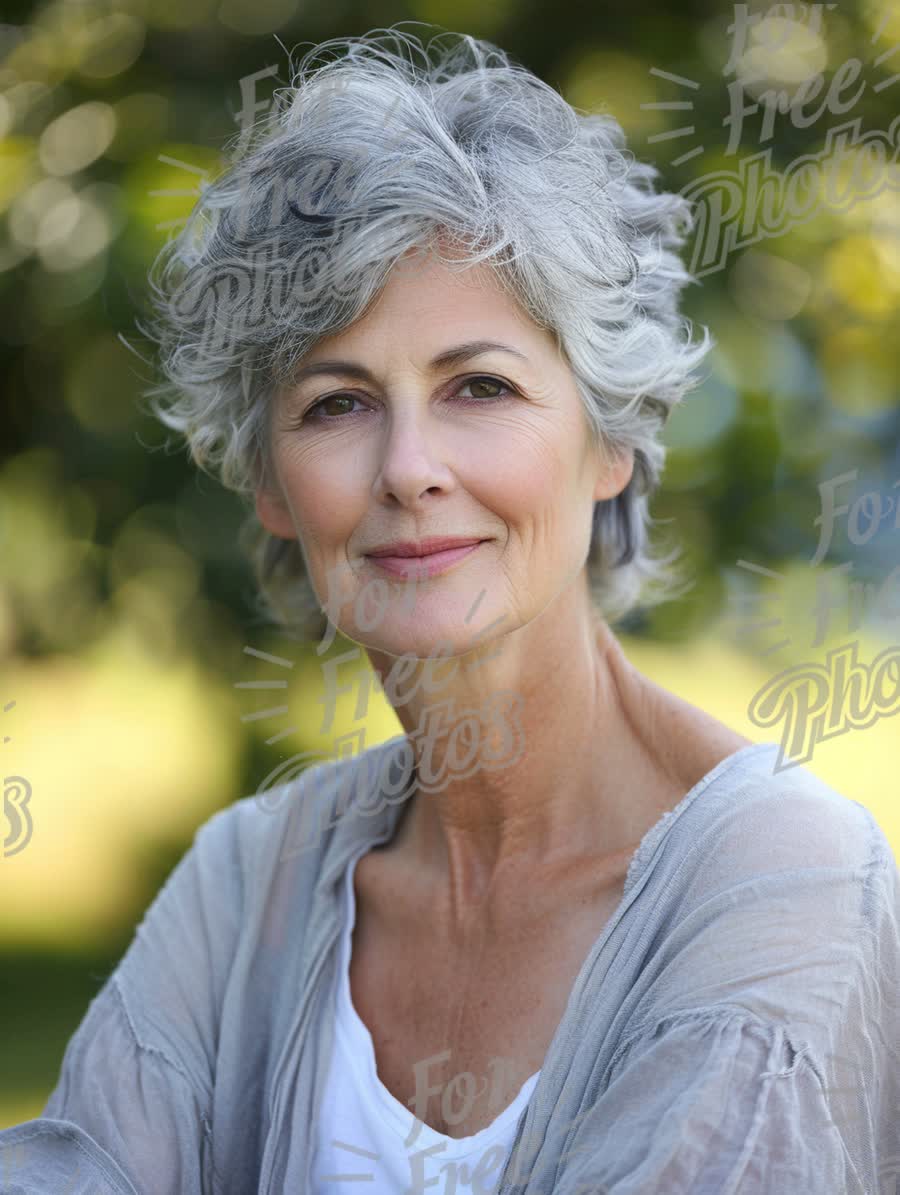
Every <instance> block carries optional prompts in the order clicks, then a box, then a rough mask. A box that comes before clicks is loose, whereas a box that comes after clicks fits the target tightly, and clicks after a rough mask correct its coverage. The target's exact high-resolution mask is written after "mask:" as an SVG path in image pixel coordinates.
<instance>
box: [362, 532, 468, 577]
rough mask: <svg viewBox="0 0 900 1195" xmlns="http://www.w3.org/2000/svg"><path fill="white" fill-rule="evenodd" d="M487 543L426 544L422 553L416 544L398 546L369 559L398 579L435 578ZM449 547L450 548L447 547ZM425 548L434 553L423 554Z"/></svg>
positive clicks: (427, 542) (377, 550)
mask: <svg viewBox="0 0 900 1195" xmlns="http://www.w3.org/2000/svg"><path fill="white" fill-rule="evenodd" d="M486 542H487V541H486V540H483V539H473V540H460V541H458V542H457V543H454V541H452V540H444V541H429V540H425V541H424V542H423V543H422V544H421V545H419V550H417V549H416V545H414V544H395V545H390V546H388V547H386V548H378V549H376V550H375V552H373V553H367V554H366V559H367V560H369V561H371V562H372V564H374V565H377V567H378V568H381V569H384V570H385V572H388V573H392V574H393V575H394V576H395V577H434V576H437V575H438V574H439V573H443V572H446V571H447V569H449V568H450V567H451V566H452V565H454V564H456V563H457V561H459V560H463V559H465V557H466V556H469V555H471V554H472V552H474V551H475V549H476V548H478V547H480V546H481V545H482V544H483V543H486ZM447 544H449V545H450V546H444V545H447ZM432 545H434V546H435V547H436V549H437V550H434V549H433V547H432ZM422 548H427V549H432V550H428V551H422V550H421V549H422Z"/></svg>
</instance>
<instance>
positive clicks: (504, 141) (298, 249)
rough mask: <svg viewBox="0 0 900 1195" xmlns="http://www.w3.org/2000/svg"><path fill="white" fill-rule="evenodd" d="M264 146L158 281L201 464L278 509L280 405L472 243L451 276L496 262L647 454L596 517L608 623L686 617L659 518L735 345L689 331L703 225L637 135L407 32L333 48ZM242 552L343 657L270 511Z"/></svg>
mask: <svg viewBox="0 0 900 1195" xmlns="http://www.w3.org/2000/svg"><path fill="white" fill-rule="evenodd" d="M380 34H384V35H387V36H385V37H380V36H378V35H380ZM390 37H393V38H394V48H392V47H391V44H390ZM447 38H451V39H454V40H453V42H452V43H451V44H449V45H448V44H447ZM403 48H406V49H408V50H409V51H410V55H409V57H407V56H405V55H404V54H403V53H401V52H400V51H401V49H403ZM331 49H334V50H337V51H344V53H343V54H341V53H338V54H336V55H335V56H333V57H330V58H329V56H328V53H327V52H328V51H329V50H331ZM417 59H418V61H417ZM318 60H321V61H318ZM242 142H243V144H242V146H241V148H240V150H239V151H238V152H237V153H236V154H235V156H234V157H233V159H232V160H231V164H230V165H229V167H228V168H227V169H226V170H225V171H224V172H223V173H222V174H221V175H220V176H219V177H218V178H217V179H216V180H214V182H212V183H211V184H209V185H207V186H206V187H205V188H204V189H203V190H202V192H201V195H200V198H199V200H198V202H197V204H196V206H195V207H194V209H193V211H192V212H191V215H190V217H189V218H188V220H187V223H186V225H185V227H184V228H183V229H182V231H181V232H180V233H179V235H178V236H176V237H175V238H173V239H172V240H170V241H168V242H167V243H166V245H164V246H163V248H162V250H161V251H160V253H159V255H158V257H157V258H156V260H155V262H154V263H153V266H152V268H151V271H150V307H151V315H150V316H149V318H148V323H147V325H146V326H142V331H144V332H146V333H147V334H148V335H149V336H150V337H151V338H152V339H153V341H154V342H155V343H156V344H158V346H159V348H160V360H161V370H162V374H163V376H164V379H165V380H164V381H162V382H160V383H159V384H157V385H154V386H152V387H151V388H149V389H147V390H145V392H144V396H145V397H146V398H148V399H149V401H150V409H151V411H152V413H153V415H154V416H156V417H157V418H158V419H160V420H161V421H162V422H163V423H164V424H165V425H166V426H168V427H169V428H172V429H174V430H176V431H177V432H179V433H180V434H181V435H183V436H184V437H185V438H186V441H187V445H188V448H189V451H190V455H191V457H192V459H193V461H194V463H195V464H196V465H198V466H199V467H200V468H201V469H203V470H204V471H206V472H208V473H210V474H212V475H214V476H217V478H218V479H219V480H220V481H221V482H222V484H223V485H225V486H226V487H227V488H229V489H232V490H234V491H236V492H237V493H239V494H241V495H244V496H248V497H249V498H250V503H251V505H252V504H253V497H254V495H255V491H256V489H257V488H258V487H260V486H265V487H267V488H274V487H275V485H276V484H277V483H275V482H274V470H273V468H272V455H271V441H270V414H271V411H272V407H273V405H274V403H273V401H272V400H273V395H274V394H275V392H276V390H277V388H278V387H279V386H281V385H282V384H284V383H286V382H287V381H289V379H290V377H291V374H292V372H293V371H294V369H295V368H296V366H297V364H298V363H299V361H300V359H301V358H302V357H303V356H304V355H305V354H306V353H307V352H308V351H309V350H310V349H311V348H312V346H313V345H314V344H315V343H316V341H317V339H319V338H321V337H324V336H327V335H329V334H331V333H334V332H337V331H339V330H340V329H343V328H346V327H347V326H348V325H349V324H351V323H353V322H354V321H355V320H356V319H358V318H359V317H360V316H362V315H363V314H364V312H365V311H366V309H367V307H368V306H369V304H370V303H371V302H373V301H374V299H375V298H376V297H377V296H378V293H379V291H380V290H381V288H382V287H383V286H384V284H385V283H386V281H387V276H388V273H389V271H390V269H391V268H392V266H393V265H394V264H395V263H396V262H397V260H398V258H399V257H400V256H401V255H403V254H405V253H406V252H408V251H410V250H413V249H418V250H421V249H423V248H427V249H429V250H430V251H431V252H436V253H438V255H439V245H440V243H441V242H447V241H449V242H450V243H452V245H453V247H454V254H453V257H452V259H450V260H446V259H443V258H441V261H442V262H443V264H444V265H446V266H447V268H451V269H452V268H458V269H459V268H466V267H467V266H471V265H476V264H478V263H480V262H487V263H488V264H489V265H490V266H491V267H492V269H493V271H494V276H495V277H496V278H497V280H498V282H499V284H500V285H501V286H502V287H504V288H506V289H507V291H508V292H509V293H511V294H512V295H513V296H514V298H515V299H516V300H517V301H518V302H519V304H520V305H521V307H522V308H523V309H524V310H525V311H526V312H528V314H529V315H530V316H531V317H532V318H533V319H534V320H535V321H536V323H537V324H538V325H539V326H541V327H543V328H546V329H548V330H549V331H550V332H551V333H552V334H553V335H554V337H555V339H556V343H557V345H558V347H559V349H560V351H561V352H562V354H563V356H564V358H565V360H566V361H567V363H568V365H569V366H570V368H571V370H572V374H573V377H574V379H575V382H576V385H577V389H578V393H579V396H580V397H581V399H582V402H583V404H584V409H585V413H586V415H587V417H588V427H589V428H590V429H592V432H593V434H594V435H595V436H596V437H597V441H598V443H599V445H600V447H601V452H602V453H604V454H608V455H604V459H612V458H614V457H615V456H616V455H617V454H618V453H619V452H621V451H623V450H628V449H630V450H632V451H633V454H634V469H633V473H632V476H631V479H630V480H629V482H628V484H627V485H626V486H625V487H624V489H623V490H622V491H621V492H620V493H619V494H617V495H615V496H614V497H612V498H610V499H608V500H606V501H599V502H597V503H596V504H595V509H594V515H593V526H592V537H591V545H590V549H589V553H588V560H587V566H588V578H589V582H590V590H591V596H592V601H593V603H594V606H595V611H596V612H597V613H599V614H600V615H601V616H602V617H603V618H605V619H606V620H607V621H609V622H615V621H618V620H620V619H622V618H624V617H625V616H626V615H627V614H629V613H630V612H632V611H633V610H634V609H635V608H636V607H637V606H639V605H641V606H645V607H646V606H650V605H655V604H658V603H660V602H663V601H667V600H669V599H671V598H672V597H674V596H680V593H681V592H682V590H681V588H679V586H680V585H681V583H682V578H681V577H680V574H679V570H678V569H677V568H676V567H675V562H676V559H677V558H678V557H679V555H680V549H677V548H676V549H675V550H674V551H673V552H671V553H670V554H669V555H666V556H661V555H659V554H658V553H657V552H656V550H655V549H654V548H653V547H652V545H651V543H650V536H649V532H650V529H651V526H652V525H653V524H654V523H655V522H656V520H654V519H652V518H651V517H650V515H649V510H648V503H649V499H650V497H651V496H652V493H653V491H654V490H655V489H656V487H657V486H658V484H659V480H660V475H661V472H662V467H663V463H664V460H665V453H666V449H665V446H664V445H663V444H662V443H660V439H659V436H660V432H661V430H662V428H663V426H664V424H665V422H666V420H667V418H668V416H669V414H670V413H671V411H672V409H673V408H674V406H675V405H676V403H678V402H679V401H680V400H681V399H682V397H683V396H684V395H685V393H686V392H687V391H688V390H689V389H691V388H693V387H694V386H695V385H696V384H697V382H698V380H699V379H698V378H697V377H696V376H695V374H694V372H693V371H694V370H695V369H696V367H697V365H698V363H699V362H700V361H701V360H702V358H703V357H704V355H705V354H706V352H707V351H708V350H709V348H710V347H711V346H712V344H713V343H714V342H713V340H712V337H711V336H710V333H709V331H708V329H706V328H704V329H703V333H704V335H703V340H702V342H701V343H700V344H692V343H691V328H692V325H691V322H690V320H688V319H687V318H686V317H683V316H681V315H679V313H678V298H679V294H680V291H681V289H682V287H683V286H684V285H685V284H686V283H687V282H691V281H695V280H694V279H693V278H692V277H691V276H690V275H689V274H688V273H687V271H686V270H685V268H684V266H683V264H682V261H681V259H680V257H679V255H678V252H677V251H678V250H679V249H680V248H681V246H682V244H683V242H684V240H685V237H686V235H687V233H688V232H689V231H690V230H691V227H692V222H693V216H692V212H691V208H690V204H689V202H688V200H686V199H685V198H684V197H682V196H680V195H677V194H673V193H665V192H663V193H656V192H655V191H654V188H653V180H654V178H655V177H656V176H657V174H658V171H657V170H656V168H655V167H653V166H651V165H649V164H647V163H642V162H638V161H636V160H635V158H634V156H633V154H632V153H631V152H630V151H629V150H627V149H626V148H625V134H624V132H623V131H622V129H621V127H620V125H619V124H618V123H617V121H616V120H615V119H614V118H613V117H612V116H610V115H607V114H584V113H582V112H580V111H578V110H576V109H574V108H573V107H572V106H571V105H570V104H568V103H567V102H566V100H565V99H563V97H562V96H561V95H560V94H559V93H558V92H556V91H555V90H554V89H553V88H551V87H550V86H548V85H547V84H546V83H544V82H542V81H541V80H540V79H538V78H537V77H536V76H535V75H534V74H533V73H532V72H531V71H529V70H528V69H527V68H525V67H524V66H521V65H519V64H518V63H516V62H514V61H511V60H510V57H509V56H508V55H507V54H506V53H505V52H504V51H503V50H501V49H499V48H497V47H496V46H494V45H492V44H491V43H490V42H486V41H480V40H476V39H475V38H473V37H470V36H468V35H466V34H454V33H448V34H443V35H441V36H439V37H435V38H433V39H432V41H431V42H429V44H428V46H427V47H426V46H424V45H423V44H422V42H421V41H420V40H419V39H418V38H417V37H415V36H413V35H411V34H408V33H402V32H400V31H399V30H398V29H397V27H396V26H393V27H391V28H390V29H381V30H374V31H372V32H371V33H369V34H366V35H364V36H362V37H350V38H336V39H333V40H331V41H327V42H324V43H322V44H321V45H319V46H318V47H314V48H313V49H312V50H310V51H309V52H308V53H307V54H306V55H305V56H304V57H303V59H302V60H301V62H300V64H299V67H298V69H297V72H296V74H295V75H294V76H293V81H292V84H291V86H290V87H287V88H283V89H279V90H277V91H276V92H275V96H274V99H273V104H272V107H271V108H270V109H269V111H268V113H267V115H265V116H264V117H262V118H261V119H260V120H259V121H258V122H257V123H256V125H254V126H253V127H251V128H250V129H249V130H245V132H244V134H243V137H242ZM240 543H241V547H242V549H243V550H245V551H246V552H247V553H248V555H249V557H250V559H251V561H252V565H253V569H254V573H255V578H256V583H257V588H258V593H257V595H256V602H257V609H258V610H259V612H260V613H262V614H263V616H264V617H266V618H272V619H274V621H275V622H276V624H279V625H280V627H281V628H282V629H283V630H290V631H295V632H299V633H300V634H301V636H306V635H311V636H320V635H321V634H322V633H323V632H324V630H325V629H326V627H327V625H328V616H327V614H326V611H325V609H324V608H323V607H322V606H321V605H320V603H319V601H318V599H317V598H316V595H315V593H314V591H313V589H312V586H311V584H310V581H309V576H308V573H307V569H306V563H305V560H304V558H303V554H302V550H301V547H300V544H299V542H298V541H297V540H286V539H282V538H279V537H277V536H273V535H271V534H270V533H269V532H267V531H266V530H265V529H264V528H263V527H262V526H261V525H260V523H259V521H258V518H257V517H256V513H255V509H254V510H253V512H252V514H251V515H250V517H249V519H248V520H247V522H246V523H245V524H244V526H243V527H242V529H241V534H240ZM690 584H692V582H688V583H687V584H686V585H685V588H689V587H690Z"/></svg>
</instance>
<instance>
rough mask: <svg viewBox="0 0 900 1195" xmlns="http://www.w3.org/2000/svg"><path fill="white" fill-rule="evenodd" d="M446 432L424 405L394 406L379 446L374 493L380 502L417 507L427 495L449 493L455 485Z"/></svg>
mask: <svg viewBox="0 0 900 1195" xmlns="http://www.w3.org/2000/svg"><path fill="white" fill-rule="evenodd" d="M447 448H448V444H447V432H446V430H445V429H442V428H441V427H440V426H439V425H438V424H437V423H436V422H435V421H434V420H432V419H430V416H429V415H428V413H427V412H426V411H423V409H422V407H421V406H417V405H416V404H412V403H411V404H409V406H408V407H405V408H404V409H403V410H400V409H399V408H398V407H395V408H394V409H393V410H392V411H391V413H390V415H389V416H388V418H387V420H386V422H385V431H384V437H383V439H382V441H381V443H380V444H379V446H378V450H377V451H378V453H379V459H378V469H377V473H376V477H375V480H374V482H373V486H372V493H373V495H374V497H376V498H377V499H378V500H379V501H381V502H392V501H393V502H396V503H398V504H399V505H400V506H415V505H416V504H418V503H420V502H421V501H422V500H423V499H424V498H425V496H426V495H427V494H432V495H434V496H437V495H439V494H442V493H447V492H449V490H450V489H451V488H452V487H453V485H454V477H453V473H452V470H451V469H450V467H449V465H448V463H447V455H446V454H447Z"/></svg>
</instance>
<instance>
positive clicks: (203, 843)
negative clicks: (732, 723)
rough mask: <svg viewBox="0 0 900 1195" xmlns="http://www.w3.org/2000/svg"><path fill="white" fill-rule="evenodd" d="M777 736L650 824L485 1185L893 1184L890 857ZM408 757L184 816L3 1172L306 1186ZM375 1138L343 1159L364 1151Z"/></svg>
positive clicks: (376, 755) (741, 1190)
mask: <svg viewBox="0 0 900 1195" xmlns="http://www.w3.org/2000/svg"><path fill="white" fill-rule="evenodd" d="M777 747H778V745H777V744H776V743H760V744H754V745H751V746H748V747H744V748H743V749H742V750H740V751H738V752H736V753H735V754H733V755H731V756H730V757H729V758H728V759H726V760H723V761H722V762H721V763H720V764H719V765H718V766H717V767H715V768H714V769H713V770H712V771H711V772H709V773H708V774H707V775H706V776H705V777H704V778H703V779H702V780H700V781H699V782H698V783H697V784H696V785H695V786H694V787H693V788H692V789H691V791H690V792H689V793H688V794H687V795H686V796H685V797H684V798H683V799H682V800H681V802H680V803H679V804H678V806H677V807H676V808H675V809H674V810H673V811H672V812H671V813H668V814H666V815H665V816H664V817H663V818H662V819H661V820H660V821H659V822H657V823H656V825H654V826H653V828H652V829H651V830H650V831H649V832H648V833H647V834H646V835H645V836H644V838H643V840H642V841H641V844H640V847H639V849H638V851H637V853H636V854H635V856H634V858H633V859H632V861H631V865H630V867H629V870H628V876H627V880H626V884H625V890H624V895H623V898H622V900H621V903H620V904H619V906H618V908H617V910H616V912H615V914H614V915H613V917H612V918H611V919H610V921H609V922H608V924H606V926H605V927H603V930H602V933H600V935H599V937H598V938H597V941H596V942H595V944H594V946H593V947H592V949H591V951H590V953H589V954H588V956H587V958H586V960H585V962H584V965H583V966H582V968H581V971H580V973H579V975H578V977H577V979H576V981H575V984H574V987H573V989H572V991H571V994H570V997H569V1000H568V1004H567V1007H566V1011H565V1014H564V1016H563V1018H562V1021H561V1022H560V1025H559V1027H558V1029H557V1032H556V1034H555V1036H554V1038H553V1041H552V1043H551V1045H550V1047H549V1050H548V1052H547V1055H546V1059H545V1061H544V1064H543V1067H542V1070H541V1073H540V1077H539V1079H538V1081H537V1085H536V1086H535V1088H534V1091H533V1093H532V1096H531V1099H530V1100H529V1102H528V1104H527V1106H526V1108H525V1111H524V1112H523V1114H522V1115H521V1117H520V1119H519V1122H518V1126H517V1133H516V1138H515V1142H514V1147H513V1152H512V1154H511V1156H510V1158H509V1160H508V1161H507V1163H506V1167H505V1169H504V1172H503V1178H502V1180H501V1182H500V1185H499V1187H497V1188H496V1193H497V1195H514V1193H515V1195H537V1193H538V1192H541V1193H542V1195H546V1193H548V1192H553V1193H554V1195H587V1193H588V1192H590V1193H591V1195H603V1193H606V1195H639V1193H640V1195H652V1193H656V1192H659V1193H660V1195H662V1193H663V1192H664V1193H665V1195H682V1193H683V1195H688V1193H690V1195H801V1192H802V1195H856V1193H859V1195H894V1193H895V1192H896V1191H897V1190H900V875H898V870H897V865H896V862H895V860H894V857H893V854H892V851H891V848H890V845H889V843H888V841H887V839H886V838H885V836H884V834H883V832H882V831H881V829H880V828H879V827H878V825H877V823H876V822H875V820H874V819H873V817H872V816H871V814H870V813H869V812H868V811H867V810H866V809H865V808H864V806H862V805H860V804H859V803H858V802H856V801H852V800H849V799H847V798H845V797H843V796H841V795H840V794H838V793H837V792H835V791H834V790H833V789H831V788H829V787H828V786H827V785H826V784H824V783H823V782H822V781H821V780H818V779H817V778H816V777H815V776H814V775H813V774H812V773H811V772H809V771H807V770H806V769H805V768H802V767H795V768H791V769H787V770H781V771H777V772H776V771H774V765H775V761H776V755H777ZM412 775H413V773H412V769H411V755H410V751H409V742H408V740H407V739H406V738H405V736H402V735H401V736H398V737H395V738H393V739H391V740H389V741H388V742H386V743H382V744H380V745H378V746H376V747H372V748H370V749H369V750H367V751H365V752H363V753H361V754H359V755H357V756H355V757H352V758H349V759H344V760H341V761H339V762H332V763H326V764H322V765H320V766H318V767H316V768H313V769H310V770H308V771H307V772H305V773H303V775H302V776H301V777H300V778H299V779H297V780H294V781H293V782H292V783H289V784H285V785H283V786H282V787H281V788H278V789H274V790H271V791H270V793H269V794H268V795H267V796H266V797H264V798H263V797H259V796H256V795H254V796H248V797H245V798H243V799H242V800H238V801H236V802H235V803H234V804H232V805H230V806H229V807H227V808H225V809H223V810H221V811H220V812H218V813H216V814H215V815H214V816H213V817H211V818H210V819H209V820H208V821H207V822H206V823H205V824H203V825H202V826H201V827H200V829H199V830H198V831H197V834H196V836H195V838H194V841H193V845H192V846H191V847H190V849H189V850H188V851H187V852H186V853H185V855H184V856H183V857H182V859H181V860H180V862H179V863H178V864H177V866H176V867H175V868H174V870H173V871H172V873H171V875H170V876H169V878H168V880H167V881H166V883H165V884H164V885H163V887H162V888H161V890H160V892H159V893H158V895H157V896H156V898H155V899H154V901H153V902H152V904H151V905H150V907H149V909H148V910H147V912H146V913H145V915H144V917H143V919H142V921H141V922H140V924H139V925H138V927H137V930H136V932H135V935H134V938H133V940H132V942H131V944H130V946H129V948H128V950H127V952H126V953H125V955H124V956H123V958H122V959H121V961H120V962H119V964H118V965H117V967H116V968H115V970H114V971H113V973H112V974H111V975H110V976H109V977H108V979H107V980H106V982H105V983H104V985H103V987H102V989H101V990H100V991H99V993H98V994H97V995H96V996H95V997H94V999H93V1000H92V1001H91V1003H90V1005H89V1007H88V1010H87V1012H86V1014H85V1016H84V1019H83V1020H82V1022H81V1024H80V1025H79V1027H78V1029H77V1031H76V1032H75V1034H74V1035H73V1037H72V1038H71V1040H70V1042H69V1044H68V1046H67V1048H66V1052H65V1056H64V1058H63V1062H62V1068H61V1072H60V1076H59V1081H58V1083H57V1086H56V1088H55V1089H54V1091H53V1093H52V1095H51V1096H50V1099H49V1101H48V1103H47V1105H46V1107H45V1109H44V1112H43V1115H42V1116H41V1117H39V1118H37V1119H35V1120H31V1121H28V1122H26V1123H25V1124H22V1125H18V1126H15V1127H14V1128H10V1129H6V1130H5V1131H3V1132H0V1191H2V1192H3V1193H5V1195H22V1192H25V1193H27V1195H37V1193H44V1192H46V1193H47V1195H50V1193H51V1192H52V1195H98V1193H99V1195H113V1193H114V1195H123V1193H128V1195H134V1193H135V1192H137V1193H139V1195H257V1193H258V1195H284V1193H286V1192H290V1193H291V1195H304V1193H307V1192H309V1191H310V1190H311V1186H310V1178H311V1168H312V1165H313V1153H314V1151H313V1143H314V1121H315V1116H316V1110H317V1108H319V1107H320V1102H321V1095H322V1089H323V1085H324V1080H325V1078H326V1074H327V1064H328V1060H329V1057H330V1055H329V1050H330V1046H331V1041H332V1018H333V1008H334V993H335V986H334V985H335V981H336V956H337V951H336V949H335V947H336V945H337V943H338V941H339V936H340V932H341V928H342V924H343V917H344V916H345V909H344V906H343V904H342V902H341V896H342V883H341V881H342V877H343V876H344V874H345V868H346V865H347V862H348V860H349V859H350V858H352V857H353V856H355V855H357V854H358V853H359V852H360V850H361V849H364V848H365V846H366V844H368V845H374V844H375V843H376V842H384V841H388V840H389V839H390V838H391V836H392V833H393V829H394V826H395V825H396V822H397V817H398V814H399V812H400V809H401V806H402V803H403V801H404V800H406V799H407V797H408V795H409V792H410V791H412V790H411V784H410V781H411V777H412ZM368 1144H370V1143H367V1142H363V1141H360V1142H350V1143H348V1145H349V1146H350V1147H351V1148H352V1149H354V1150H355V1151H356V1153H355V1154H353V1153H348V1167H347V1169H348V1171H351V1170H352V1171H356V1172H357V1173H364V1172H366V1171H368V1172H369V1173H374V1172H375V1171H374V1168H375V1167H377V1157H373V1156H371V1153H370V1155H369V1156H368V1157H367V1156H365V1155H364V1154H363V1153H362V1151H364V1150H366V1148H367V1145H368ZM411 1148H412V1150H413V1151H415V1149H416V1148H417V1145H416V1144H415V1143H413V1145H412V1147H411ZM351 1189H352V1190H354V1191H357V1192H358V1191H359V1189H360V1188H359V1185H358V1183H357V1184H354V1185H353V1186H352V1187H351V1186H349V1185H348V1186H346V1187H342V1186H340V1185H339V1184H338V1183H337V1182H336V1183H335V1184H334V1192H335V1195H340V1193H341V1192H342V1191H343V1190H351ZM415 1189H416V1188H415V1187H414V1186H411V1187H410V1188H409V1190H410V1192H411V1191H412V1190H415ZM431 1189H432V1190H435V1191H437V1192H438V1195H440V1190H439V1189H438V1188H436V1187H433V1188H431ZM481 1189H482V1190H484V1188H483V1187H482V1188H481ZM398 1195H400V1192H398Z"/></svg>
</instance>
